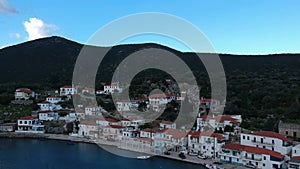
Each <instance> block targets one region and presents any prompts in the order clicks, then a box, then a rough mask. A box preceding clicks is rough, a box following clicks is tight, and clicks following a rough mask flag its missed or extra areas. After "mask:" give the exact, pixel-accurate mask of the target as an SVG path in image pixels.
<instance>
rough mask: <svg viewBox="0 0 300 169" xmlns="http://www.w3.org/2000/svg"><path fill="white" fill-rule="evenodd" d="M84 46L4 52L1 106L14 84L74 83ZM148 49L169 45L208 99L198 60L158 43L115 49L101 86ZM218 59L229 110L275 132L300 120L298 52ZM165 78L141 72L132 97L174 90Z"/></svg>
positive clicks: (45, 45) (247, 123) (41, 43)
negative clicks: (131, 56) (280, 125)
mask: <svg viewBox="0 0 300 169" xmlns="http://www.w3.org/2000/svg"><path fill="white" fill-rule="evenodd" d="M81 48H82V45H81V44H78V43H75V42H71V41H68V40H66V39H63V38H59V37H51V38H44V39H40V40H35V41H32V42H26V43H24V44H20V45H16V46H13V47H10V48H5V49H3V50H0V57H1V59H2V61H1V63H0V86H1V88H0V93H4V95H1V96H0V104H1V105H6V104H7V102H8V99H7V98H10V97H11V96H9V94H11V93H13V91H14V89H15V88H16V87H30V88H32V89H33V90H36V91H43V90H48V89H58V87H59V86H62V85H66V84H71V79H72V72H73V68H74V63H75V61H76V58H77V55H78V54H79V51H80V49H81ZM144 48H159V49H165V50H167V51H170V52H172V53H174V54H176V55H178V56H179V57H180V58H181V59H182V60H184V61H185V62H186V63H187V64H188V65H189V67H190V68H191V69H192V70H193V73H194V75H195V76H196V77H197V82H198V85H199V86H201V95H202V96H205V97H210V95H209V93H210V82H209V78H208V76H207V73H206V71H205V69H204V66H203V64H202V63H201V61H200V60H199V58H197V57H196V56H195V54H193V53H180V52H178V51H175V50H173V49H170V48H167V47H164V46H160V45H157V44H140V45H121V46H116V47H113V48H112V50H110V51H109V53H108V54H107V55H106V57H105V58H104V60H103V62H102V63H101V65H100V68H99V70H98V75H97V79H96V86H97V88H100V86H101V85H100V82H103V81H105V82H110V81H111V77H112V74H113V72H114V71H115V69H116V67H117V66H118V64H119V63H120V62H121V61H122V60H123V59H124V58H125V57H126V56H128V55H129V54H131V53H132V52H134V51H138V50H140V49H144ZM100 49H103V48H99V50H100ZM201 55H202V56H203V57H212V56H211V55H209V54H201ZM220 58H221V60H222V63H223V66H224V69H225V73H226V80H227V103H226V107H225V113H226V114H242V116H243V118H244V119H245V120H244V122H243V124H242V125H243V126H244V127H246V128H251V129H254V130H259V129H268V130H276V128H277V124H278V121H279V120H280V119H284V120H286V121H294V122H299V121H300V113H299V110H300V67H299V65H300V55H298V54H278V55H267V56H265V55H264V56H237V55H220ZM165 78H170V77H169V75H168V74H167V73H165V72H162V71H158V70H151V69H149V70H145V71H143V72H140V73H139V74H138V75H137V76H135V78H134V79H133V81H132V83H131V86H130V88H129V91H130V96H131V98H138V97H140V96H141V94H149V92H150V91H151V90H152V89H154V88H157V87H159V88H160V89H161V90H163V91H166V92H174V90H175V91H176V88H174V87H173V86H168V84H167V83H165V81H164V79H165ZM5 95H7V96H5ZM98 101H102V102H103V101H104V100H103V99H100V100H98ZM103 103H105V104H106V107H107V108H108V109H111V110H113V109H114V108H113V105H111V104H110V103H109V102H103ZM169 111H170V112H173V110H169ZM166 116H169V115H166ZM172 118H173V115H172Z"/></svg>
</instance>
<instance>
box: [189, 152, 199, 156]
mask: <svg viewBox="0 0 300 169" xmlns="http://www.w3.org/2000/svg"><path fill="white" fill-rule="evenodd" d="M189 155H190V156H197V155H198V153H194V152H190V153H189Z"/></svg>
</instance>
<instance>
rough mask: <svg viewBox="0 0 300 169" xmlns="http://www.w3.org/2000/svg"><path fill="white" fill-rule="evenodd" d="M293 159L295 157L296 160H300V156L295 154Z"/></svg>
mask: <svg viewBox="0 0 300 169" xmlns="http://www.w3.org/2000/svg"><path fill="white" fill-rule="evenodd" d="M292 159H294V160H300V156H294V157H292Z"/></svg>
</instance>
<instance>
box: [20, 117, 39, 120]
mask: <svg viewBox="0 0 300 169" xmlns="http://www.w3.org/2000/svg"><path fill="white" fill-rule="evenodd" d="M33 119H35V117H32V116H26V117H21V118H20V120H33Z"/></svg>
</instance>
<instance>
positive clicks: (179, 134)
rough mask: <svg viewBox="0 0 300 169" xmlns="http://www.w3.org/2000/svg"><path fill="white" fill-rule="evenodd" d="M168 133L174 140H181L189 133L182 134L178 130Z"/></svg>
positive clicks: (168, 130)
mask: <svg viewBox="0 0 300 169" xmlns="http://www.w3.org/2000/svg"><path fill="white" fill-rule="evenodd" d="M166 133H167V134H170V135H172V137H173V138H174V139H181V138H183V137H185V136H187V132H182V131H179V130H176V129H167V130H166Z"/></svg>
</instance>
